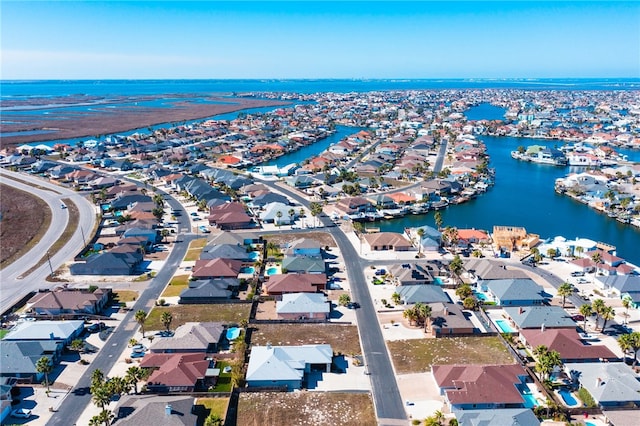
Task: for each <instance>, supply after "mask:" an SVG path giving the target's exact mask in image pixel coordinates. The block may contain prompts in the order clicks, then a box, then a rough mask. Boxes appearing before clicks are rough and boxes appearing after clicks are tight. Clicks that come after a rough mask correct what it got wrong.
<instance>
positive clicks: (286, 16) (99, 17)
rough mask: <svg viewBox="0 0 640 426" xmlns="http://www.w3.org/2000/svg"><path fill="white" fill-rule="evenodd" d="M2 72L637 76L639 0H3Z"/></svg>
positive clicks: (59, 75) (23, 75) (22, 75)
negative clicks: (82, 0)
mask: <svg viewBox="0 0 640 426" xmlns="http://www.w3.org/2000/svg"><path fill="white" fill-rule="evenodd" d="M1 12H2V13H1V27H2V28H1V36H2V39H1V45H0V46H1V50H2V52H1V53H2V59H1V61H2V62H1V65H2V66H1V71H0V72H1V74H0V76H1V78H2V79H112V78H126V79H136V78H554V77H556V78H567V77H571V78H574V77H575V78H583V77H585V78H589V77H595V78H602V77H639V76H640V3H638V2H614V1H608V2H592V1H587V2H578V1H570V2H552V1H542V2H518V1H511V2H484V1H473V2H458V1H450V2H435V1H426V2H419V1H412V2H367V1H357V2H207V1H196V2H154V1H138V2H121V1H110V2H93V1H85V2H73V1H62V2H48V1H46V2H33V1H32V2H16V1H11V0H9V1H7V0H3V1H2V10H1Z"/></svg>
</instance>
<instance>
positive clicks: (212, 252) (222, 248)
mask: <svg viewBox="0 0 640 426" xmlns="http://www.w3.org/2000/svg"><path fill="white" fill-rule="evenodd" d="M200 259H235V260H241V261H243V262H251V257H250V256H249V253H247V249H246V248H244V247H243V246H238V245H233V244H220V245H213V246H207V247H205V249H204V250H203V251H202V254H200Z"/></svg>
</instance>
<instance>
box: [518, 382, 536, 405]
mask: <svg viewBox="0 0 640 426" xmlns="http://www.w3.org/2000/svg"><path fill="white" fill-rule="evenodd" d="M518 390H519V391H520V395H522V399H524V406H525V408H533V407H537V406H538V405H540V404H539V403H538V400H537V399H536V397H535V396H533V394H532V393H531V389H529V388H528V387H527V386H525V385H519V386H518Z"/></svg>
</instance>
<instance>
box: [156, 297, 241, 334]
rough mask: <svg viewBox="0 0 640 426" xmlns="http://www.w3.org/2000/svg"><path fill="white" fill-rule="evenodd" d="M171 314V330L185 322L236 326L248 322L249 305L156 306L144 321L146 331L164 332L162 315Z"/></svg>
mask: <svg viewBox="0 0 640 426" xmlns="http://www.w3.org/2000/svg"><path fill="white" fill-rule="evenodd" d="M164 311H168V312H171V315H172V316H173V321H171V328H172V329H174V330H175V328H176V327H178V326H179V325H182V324H185V323H187V322H209V321H213V322H223V323H225V324H232V323H233V324H238V323H240V321H242V320H243V319H244V320H249V312H250V311H251V304H249V303H229V304H211V305H176V306H156V307H154V308H153V309H152V310H151V313H150V314H149V316H148V317H147V320H146V321H145V324H144V328H145V330H146V331H152V330H164V326H163V325H162V321H161V320H160V318H161V317H162V313H163V312H164Z"/></svg>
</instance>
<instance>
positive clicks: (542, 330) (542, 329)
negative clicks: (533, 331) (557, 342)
mask: <svg viewBox="0 0 640 426" xmlns="http://www.w3.org/2000/svg"><path fill="white" fill-rule="evenodd" d="M540 331H541V332H543V333H544V323H542V325H541V326H540Z"/></svg>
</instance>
